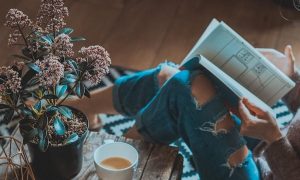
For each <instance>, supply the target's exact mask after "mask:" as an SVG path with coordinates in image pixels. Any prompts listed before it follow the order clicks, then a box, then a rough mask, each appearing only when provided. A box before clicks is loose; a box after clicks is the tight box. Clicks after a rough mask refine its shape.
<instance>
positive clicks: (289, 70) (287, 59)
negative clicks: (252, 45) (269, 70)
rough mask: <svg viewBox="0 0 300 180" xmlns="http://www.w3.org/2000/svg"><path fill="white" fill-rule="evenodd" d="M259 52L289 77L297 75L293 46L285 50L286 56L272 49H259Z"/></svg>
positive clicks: (288, 46)
mask: <svg viewBox="0 0 300 180" xmlns="http://www.w3.org/2000/svg"><path fill="white" fill-rule="evenodd" d="M257 50H258V51H259V52H260V53H261V54H262V55H264V56H265V57H266V58H267V59H268V60H269V61H271V62H272V63H273V64H274V65H275V66H276V67H277V68H278V69H280V70H281V71H282V72H283V73H284V74H286V75H287V76H289V77H292V75H293V74H294V73H295V69H296V67H295V57H294V54H293V50H292V46H291V45H287V46H286V47H285V48H284V54H282V53H281V52H279V51H277V50H275V49H270V48H257Z"/></svg>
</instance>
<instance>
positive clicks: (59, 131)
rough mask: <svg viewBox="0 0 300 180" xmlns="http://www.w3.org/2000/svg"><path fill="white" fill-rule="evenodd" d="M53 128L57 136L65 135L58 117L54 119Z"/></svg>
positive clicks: (64, 129)
mask: <svg viewBox="0 0 300 180" xmlns="http://www.w3.org/2000/svg"><path fill="white" fill-rule="evenodd" d="M53 126H54V129H55V133H56V134H57V135H59V136H63V135H64V134H65V133H66V128H65V125H64V123H63V122H62V120H61V119H60V118H59V117H55V119H54V122H53Z"/></svg>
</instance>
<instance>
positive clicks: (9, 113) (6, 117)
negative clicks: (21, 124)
mask: <svg viewBox="0 0 300 180" xmlns="http://www.w3.org/2000/svg"><path fill="white" fill-rule="evenodd" d="M13 116H14V110H13V109H9V110H8V111H7V112H6V113H5V115H4V117H3V122H4V123H5V124H8V123H9V122H10V121H11V119H12V118H13Z"/></svg>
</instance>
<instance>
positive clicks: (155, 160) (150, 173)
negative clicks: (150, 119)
mask: <svg viewBox="0 0 300 180" xmlns="http://www.w3.org/2000/svg"><path fill="white" fill-rule="evenodd" d="M105 139H112V140H114V141H121V142H126V143H129V144H131V145H132V146H134V147H135V148H136V149H137V151H138V152H139V164H138V167H137V170H136V172H135V174H134V179H143V180H147V179H149V180H154V179H155V180H157V179H162V180H169V179H170V180H177V179H180V178H181V173H182V167H183V159H182V156H181V155H179V154H178V149H177V148H175V147H170V146H164V145H154V144H150V143H147V142H144V141H139V140H132V139H126V138H124V137H117V136H113V135H108V134H104V133H96V132H91V133H90V134H89V136H88V137H87V139H86V141H85V144H84V146H83V154H84V156H83V165H82V169H81V171H80V173H79V174H78V175H77V176H76V177H75V178H74V180H75V179H76V180H86V179H88V180H93V179H95V180H96V179H98V177H97V175H96V169H95V166H94V161H93V153H94V151H95V150H96V148H97V147H99V146H100V145H101V144H103V141H104V140H105Z"/></svg>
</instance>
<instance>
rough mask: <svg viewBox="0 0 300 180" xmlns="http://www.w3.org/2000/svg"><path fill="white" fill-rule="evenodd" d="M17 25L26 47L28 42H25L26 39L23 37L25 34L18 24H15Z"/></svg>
mask: <svg viewBox="0 0 300 180" xmlns="http://www.w3.org/2000/svg"><path fill="white" fill-rule="evenodd" d="M17 26H18V29H19V31H20V33H21V35H22V38H23V40H24V42H25V45H26V47H27V48H28V42H27V39H26V38H25V35H24V33H23V31H22V29H21V27H20V25H19V24H17Z"/></svg>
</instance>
